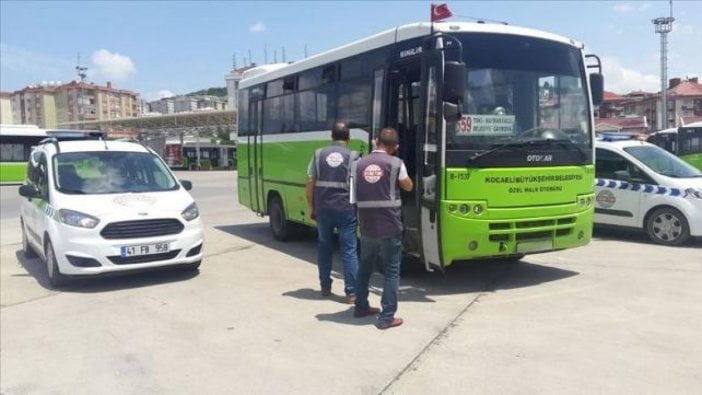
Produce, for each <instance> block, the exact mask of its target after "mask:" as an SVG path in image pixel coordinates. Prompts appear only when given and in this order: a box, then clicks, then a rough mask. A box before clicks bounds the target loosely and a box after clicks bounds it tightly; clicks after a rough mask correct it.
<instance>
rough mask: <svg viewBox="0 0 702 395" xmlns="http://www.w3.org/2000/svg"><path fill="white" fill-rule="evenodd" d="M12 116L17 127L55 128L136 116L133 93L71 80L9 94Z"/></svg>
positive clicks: (135, 101) (109, 86)
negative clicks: (61, 125) (60, 125)
mask: <svg viewBox="0 0 702 395" xmlns="http://www.w3.org/2000/svg"><path fill="white" fill-rule="evenodd" d="M10 96H11V103H12V104H11V108H12V110H11V111H12V114H13V115H12V117H13V119H14V123H17V124H33V125H38V126H39V127H41V128H55V127H57V125H58V124H59V123H64V122H75V121H81V120H85V121H95V120H105V119H115V118H125V117H136V116H137V97H138V95H137V94H136V93H134V92H131V91H127V90H123V89H115V88H113V87H112V84H111V83H110V82H108V83H107V86H100V85H96V84H93V83H81V82H79V81H71V82H69V83H67V84H63V83H61V82H60V81H49V82H42V83H40V84H37V85H29V86H27V87H25V88H24V89H22V90H19V91H15V92H14V93H12V94H10Z"/></svg>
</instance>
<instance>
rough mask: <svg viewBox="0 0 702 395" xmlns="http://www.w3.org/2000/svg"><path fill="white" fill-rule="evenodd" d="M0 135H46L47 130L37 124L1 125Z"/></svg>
mask: <svg viewBox="0 0 702 395" xmlns="http://www.w3.org/2000/svg"><path fill="white" fill-rule="evenodd" d="M0 136H22V137H33V136H36V137H44V136H46V131H45V130H44V129H40V128H39V127H38V126H36V125H0Z"/></svg>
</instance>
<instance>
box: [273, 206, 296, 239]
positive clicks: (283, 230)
mask: <svg viewBox="0 0 702 395" xmlns="http://www.w3.org/2000/svg"><path fill="white" fill-rule="evenodd" d="M268 221H269V223H270V226H271V233H273V237H274V238H275V239H276V240H278V241H286V240H289V239H290V236H291V235H292V228H293V224H291V223H290V221H288V220H286V219H285V208H284V207H283V201H282V200H281V199H280V196H278V195H276V196H273V197H272V198H271V200H270V202H268Z"/></svg>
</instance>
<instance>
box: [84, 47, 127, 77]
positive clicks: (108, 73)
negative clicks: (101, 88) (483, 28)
mask: <svg viewBox="0 0 702 395" xmlns="http://www.w3.org/2000/svg"><path fill="white" fill-rule="evenodd" d="M92 61H93V65H94V67H95V70H93V71H92V72H91V73H90V74H91V75H98V76H101V77H104V78H106V79H108V80H112V81H125V80H127V79H129V77H131V76H132V74H134V73H135V72H136V69H135V68H134V62H132V60H131V59H130V58H129V57H128V56H125V55H120V54H118V53H112V52H110V51H108V50H106V49H100V50H98V51H95V52H94V53H93V56H92Z"/></svg>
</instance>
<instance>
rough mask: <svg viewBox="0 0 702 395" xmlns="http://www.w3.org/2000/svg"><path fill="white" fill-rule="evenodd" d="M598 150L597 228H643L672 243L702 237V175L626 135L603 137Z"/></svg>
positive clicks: (597, 146)
mask: <svg viewBox="0 0 702 395" xmlns="http://www.w3.org/2000/svg"><path fill="white" fill-rule="evenodd" d="M595 148H596V152H595V158H596V159H595V175H596V177H597V179H596V186H595V189H596V190H595V192H596V196H595V200H596V204H595V224H600V225H611V226H622V227H630V228H638V229H643V230H644V231H645V232H646V233H647V234H648V236H649V237H650V238H651V240H653V241H655V242H656V243H660V244H667V245H678V244H682V243H684V242H685V241H687V240H688V239H689V238H690V236H693V237H700V236H702V172H700V171H699V170H697V169H695V168H694V167H692V166H691V165H689V164H688V163H686V162H684V161H682V160H681V159H680V158H678V157H677V156H675V155H673V154H671V153H669V152H668V151H666V150H664V149H662V148H659V147H658V146H655V145H653V144H649V143H646V142H644V141H639V140H636V139H632V138H628V137H626V136H624V137H620V136H611V135H609V136H608V135H604V136H600V137H599V138H598V139H597V140H596V142H595Z"/></svg>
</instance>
